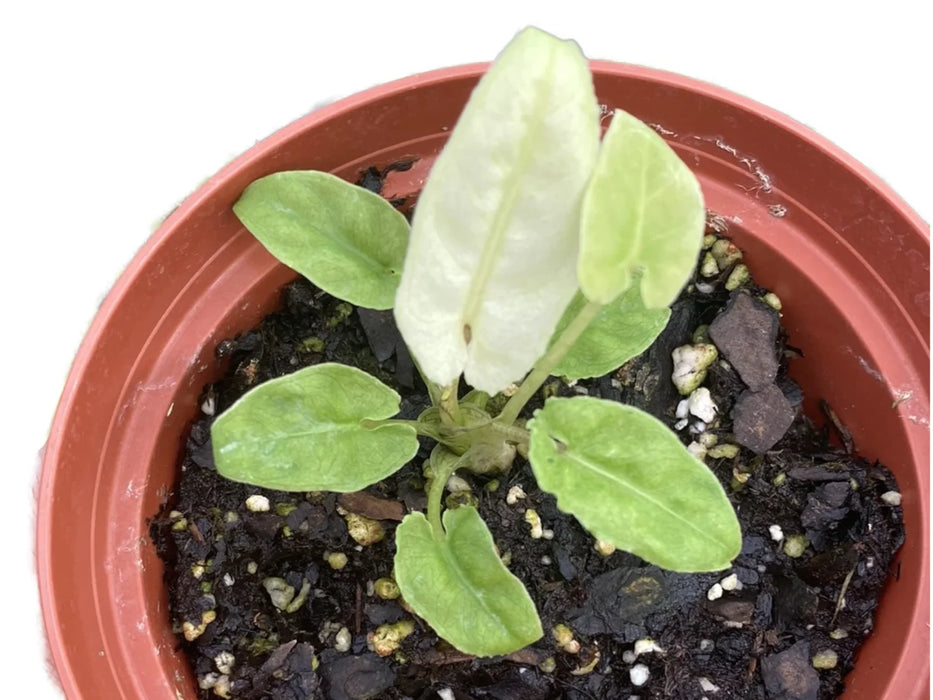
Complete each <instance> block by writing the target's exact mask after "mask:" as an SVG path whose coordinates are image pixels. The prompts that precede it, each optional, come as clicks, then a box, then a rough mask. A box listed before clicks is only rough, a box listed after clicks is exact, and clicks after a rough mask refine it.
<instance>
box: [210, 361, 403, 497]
mask: <svg viewBox="0 0 933 700" xmlns="http://www.w3.org/2000/svg"><path fill="white" fill-rule="evenodd" d="M399 401H400V398H399V395H398V394H397V393H395V392H394V391H393V390H392V389H390V388H389V387H387V386H386V385H385V384H383V383H382V382H380V381H379V380H378V379H375V378H374V377H371V376H369V375H368V374H366V373H365V372H363V371H361V370H358V369H356V368H354V367H347V366H346V365H338V364H332V363H328V364H320V365H314V366H312V367H307V368H305V369H302V370H299V371H297V372H295V373H294V374H290V375H287V376H285V377H280V378H278V379H273V380H271V381H268V382H266V383H265V384H261V385H259V386H258V387H256V388H255V389H253V390H252V391H250V392H249V393H248V394H246V395H245V396H244V397H243V398H241V399H240V400H239V401H237V402H236V403H235V404H234V405H233V406H231V407H230V408H229V409H228V410H227V411H226V412H224V413H223V414H222V415H221V416H219V417H218V418H217V420H216V421H214V424H213V426H211V439H212V442H213V449H214V462H215V463H216V465H217V471H218V472H220V474H221V475H223V476H225V477H227V478H228V479H232V480H233V481H241V482H245V483H247V484H255V485H257V486H264V487H266V488H271V489H280V490H283V491H340V492H346V491H358V490H359V489H361V488H363V487H365V486H368V485H369V484H373V483H375V482H377V481H379V480H380V479H384V478H385V477H387V476H389V475H390V474H392V473H393V472H395V471H397V470H398V469H399V468H400V467H402V465H404V464H405V463H406V462H408V461H409V460H410V459H411V458H412V457H414V456H415V453H416V452H417V451H418V439H417V437H416V432H415V429H414V428H413V427H412V426H410V425H405V424H401V423H391V422H390V423H387V424H383V425H380V426H378V427H373V428H368V427H364V423H365V421H367V420H373V421H378V420H383V419H386V418H391V417H392V416H394V415H396V414H397V413H398V410H399Z"/></svg>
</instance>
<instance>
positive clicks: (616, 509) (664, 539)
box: [528, 397, 742, 572]
mask: <svg viewBox="0 0 933 700" xmlns="http://www.w3.org/2000/svg"><path fill="white" fill-rule="evenodd" d="M528 429H529V430H530V432H531V440H530V444H529V460H530V461H531V466H532V469H533V470H534V473H535V477H536V478H537V480H538V484H539V485H540V486H541V488H543V489H544V490H545V491H549V492H551V493H553V494H554V495H555V496H557V505H558V507H559V508H560V509H561V510H563V511H565V512H569V513H572V514H573V515H574V516H576V518H577V520H579V521H580V523H581V524H582V525H583V526H584V527H585V528H586V529H587V530H589V531H590V532H591V533H592V534H593V535H595V536H596V537H598V538H599V539H601V540H605V541H606V542H610V543H612V544H613V545H615V546H616V547H618V548H619V549H624V550H627V551H629V552H633V553H635V554H637V555H638V556H640V557H641V558H642V559H645V560H646V561H649V562H651V563H652V564H656V565H658V566H661V567H664V568H666V569H670V570H672V571H685V572H693V571H716V570H719V569H725V568H727V567H728V566H729V564H730V562H731V561H732V559H733V558H734V557H735V556H736V555H738V553H739V549H740V548H741V545H742V534H741V532H740V530H739V523H738V520H737V519H736V517H735V511H733V509H732V506H731V504H730V503H729V499H728V498H727V497H726V494H725V492H724V491H723V489H722V486H720V485H719V482H718V481H717V479H716V477H715V475H714V474H713V473H712V472H711V471H710V470H709V469H708V468H707V467H706V466H705V465H704V464H703V463H701V462H699V461H697V460H696V459H695V458H694V457H693V456H691V455H690V454H689V453H688V452H687V451H686V450H685V449H684V447H683V445H681V444H680V441H679V440H678V439H677V436H676V435H674V433H672V432H671V431H670V430H668V428H667V427H666V426H665V425H664V424H663V423H661V422H660V421H658V420H656V419H655V418H653V417H652V416H650V415H648V414H647V413H644V412H642V411H639V410H638V409H636V408H633V407H632V406H625V405H623V404H620V403H616V402H614V401H604V400H602V399H595V398H588V397H577V398H573V399H549V400H548V401H547V403H546V404H545V406H544V408H543V409H540V410H538V411H536V412H535V415H534V418H533V419H532V420H531V421H530V422H529V424H528Z"/></svg>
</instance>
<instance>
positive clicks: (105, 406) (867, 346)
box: [37, 63, 929, 700]
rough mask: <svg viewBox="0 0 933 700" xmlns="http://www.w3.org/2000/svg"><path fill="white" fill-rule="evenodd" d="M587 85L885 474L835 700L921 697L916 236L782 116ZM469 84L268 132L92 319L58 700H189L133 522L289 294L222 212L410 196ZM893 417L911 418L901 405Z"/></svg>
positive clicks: (68, 448)
mask: <svg viewBox="0 0 933 700" xmlns="http://www.w3.org/2000/svg"><path fill="white" fill-rule="evenodd" d="M594 69H595V70H596V71H597V81H596V83H597V91H598V94H599V96H600V99H601V100H602V101H603V102H604V103H605V104H606V106H607V108H610V109H611V108H614V107H624V108H625V109H626V110H627V111H630V112H632V113H634V114H635V115H636V116H639V117H640V118H642V119H645V120H646V121H649V122H652V123H655V124H657V125H659V126H660V127H661V128H662V129H663V131H662V133H664V134H665V135H666V137H667V138H668V139H669V140H670V141H671V143H672V145H674V147H675V148H676V149H677V150H678V151H679V153H680V154H681V156H682V157H683V158H684V160H685V161H686V162H687V163H688V164H689V165H691V166H692V167H694V169H695V170H696V171H697V173H698V175H699V176H700V178H701V181H702V185H703V188H704V192H705V194H706V197H707V203H708V206H709V207H710V208H712V209H714V210H716V211H718V212H719V213H721V214H722V215H724V216H725V217H726V218H727V219H729V225H730V229H729V232H730V235H732V236H733V237H734V239H735V240H736V242H737V243H738V244H739V245H740V246H742V247H743V248H744V249H745V250H746V255H747V258H748V259H749V261H750V265H751V267H752V271H753V274H754V275H755V276H756V279H758V280H759V281H760V282H761V283H762V284H764V285H765V286H768V287H770V288H772V289H773V290H774V291H775V292H776V293H777V294H778V295H779V296H780V297H781V299H782V300H783V302H784V305H785V314H786V315H785V319H784V321H785V324H786V327H787V329H788V331H789V333H790V341H791V343H792V344H793V345H795V346H799V347H802V348H804V349H805V351H806V357H805V358H804V359H801V360H797V361H795V362H794V364H793V374H794V376H795V378H796V379H797V380H798V381H799V382H800V383H801V384H802V385H803V388H804V390H805V392H806V393H807V395H808V397H809V406H808V410H809V411H810V413H811V415H814V416H816V415H817V414H818V412H817V411H816V410H815V409H814V402H815V401H816V400H817V399H819V398H823V399H826V400H827V401H829V403H830V404H831V405H832V406H833V407H834V409H835V410H836V411H837V413H838V414H839V415H840V417H841V418H842V420H843V421H844V422H845V423H846V424H847V425H848V426H849V427H850V429H851V430H852V432H853V434H854V435H855V436H856V440H857V447H858V448H859V450H860V451H861V452H862V453H863V454H865V455H866V456H868V457H870V458H877V459H880V460H882V461H883V462H884V463H885V464H887V465H888V466H889V467H890V468H891V469H892V470H893V471H894V472H895V474H896V475H897V477H898V480H899V483H900V485H901V489H902V491H903V495H904V500H903V506H904V513H905V522H906V528H907V534H908V542H907V544H906V546H905V547H904V549H903V551H902V553H901V555H900V557H899V560H900V563H899V568H900V577H899V578H898V579H897V580H894V581H892V584H891V585H890V586H889V590H888V591H887V593H886V595H885V597H884V602H883V606H882V608H881V611H880V616H879V619H878V620H877V628H876V633H875V635H874V637H873V638H872V639H871V640H870V642H869V643H868V644H867V645H866V646H865V647H864V651H863V653H862V654H861V658H860V663H859V666H858V667H857V670H856V671H855V673H854V674H853V675H852V676H851V677H850V684H849V685H850V691H848V692H847V694H846V698H850V699H851V698H866V699H867V698H871V699H872V700H876V699H877V698H882V697H889V698H911V697H921V694H920V692H921V691H922V690H923V689H924V688H925V686H923V688H921V687H920V686H921V685H922V682H920V684H919V685H918V681H917V679H918V678H922V677H923V674H924V673H928V671H927V670H925V669H926V668H928V667H926V666H925V663H926V658H925V653H924V658H923V659H922V660H920V659H918V658H917V655H916V649H917V648H918V647H917V644H920V645H921V647H922V646H923V644H924V642H923V639H924V635H925V634H927V633H926V631H925V623H926V618H927V617H928V609H929V598H928V574H927V571H928V568H929V567H928V555H927V552H928V550H929V547H928V540H927V532H928V522H929V520H928V512H927V508H928V505H927V504H926V503H925V502H922V501H921V498H922V497H923V498H926V494H927V493H928V491H929V475H928V471H927V467H928V460H929V437H928V432H927V427H928V414H927V407H928V405H929V398H928V397H929V386H928V378H927V367H928V362H929V359H928V358H929V351H928V347H927V344H926V340H925V339H926V338H927V337H928V335H929V318H928V316H927V304H928V296H927V297H924V294H927V295H928V274H929V273H928V256H929V242H928V240H927V239H926V238H925V237H924V235H923V233H922V227H921V224H920V223H919V221H918V220H916V218H912V215H911V214H910V212H909V210H907V209H906V207H905V206H904V205H903V204H902V203H900V202H899V200H897V199H896V198H895V197H893V195H890V194H887V190H886V189H885V188H884V187H883V186H882V185H881V184H880V183H879V182H878V181H877V180H875V179H873V178H872V177H871V176H870V175H867V174H866V173H865V172H864V170H863V169H861V167H860V166H857V165H856V164H853V163H852V162H851V161H849V160H848V159H847V157H846V156H844V155H843V154H841V153H839V152H837V151H835V149H831V148H830V150H829V151H827V150H825V149H826V148H827V147H828V146H827V145H826V144H825V143H824V142H822V141H821V140H819V139H818V138H817V137H814V136H812V135H810V134H809V133H808V132H806V131H805V130H803V129H802V127H799V126H797V125H795V124H793V123H792V122H790V121H789V120H787V119H786V118H783V117H782V116H781V115H778V114H777V113H773V112H770V111H768V110H762V109H761V108H760V107H758V106H756V105H753V104H752V103H749V102H748V101H745V100H742V99H741V98H736V97H734V96H731V95H729V94H728V93H725V92H723V91H720V90H718V89H716V88H712V87H710V86H705V85H702V84H698V83H696V82H694V81H688V80H686V79H683V78H679V77H677V76H670V75H666V74H661V73H657V72H653V71H648V70H646V69H640V68H633V67H629V66H617V65H611V64H603V63H594ZM481 71H482V67H481V66H472V67H464V68H460V69H453V70H449V71H439V72H437V73H434V74H429V75H427V76H420V77H415V78H410V79H406V80H403V81H399V82H398V83H394V84H392V85H389V86H385V87H383V88H379V89H376V90H374V91H370V92H369V93H368V94H366V93H364V94H363V95H360V96H356V97H353V98H349V99H348V100H344V101H342V102H340V103H337V104H335V105H332V106H330V107H327V108H325V109H323V110H320V111H319V112H316V113H314V114H312V115H309V116H308V117H305V118H304V119H302V120H299V121H298V122H296V123H295V124H293V125H291V126H289V127H287V128H286V129H284V130H282V131H280V132H278V133H277V134H276V135H274V136H273V137H270V139H267V140H266V141H264V142H262V143H261V144H259V145H257V146H256V147H255V148H254V149H252V150H250V151H249V152H248V153H246V154H245V155H244V156H242V157H240V158H239V159H237V160H236V161H234V162H233V163H231V164H230V165H229V166H227V167H226V168H225V169H224V170H223V171H221V172H220V173H219V174H218V175H217V176H215V177H214V178H212V179H211V180H210V181H209V182H208V183H206V185H205V186H204V187H202V188H201V189H200V190H199V191H198V192H197V193H195V194H194V195H193V196H192V197H191V198H189V199H188V200H187V201H186V202H185V203H184V204H183V205H182V206H181V207H180V208H179V209H178V210H177V211H176V212H175V213H173V214H172V216H171V217H169V219H168V220H167V221H166V222H165V224H164V225H163V226H162V227H161V228H160V230H159V231H158V232H157V233H156V234H155V235H154V237H153V238H152V239H151V240H150V242H149V243H147V245H146V246H145V247H144V249H143V250H142V251H141V252H140V253H139V255H138V256H137V258H136V259H135V260H134V262H133V263H132V264H131V266H130V267H129V268H128V270H127V272H126V273H125V274H124V276H123V277H122V278H121V279H120V281H119V282H118V284H117V286H116V287H115V288H114V290H113V292H112V293H111V294H110V296H109V297H108V299H107V300H106V302H105V304H104V306H103V307H102V309H101V312H100V315H99V316H98V318H97V319H96V320H95V322H94V324H93V326H92V328H91V331H90V332H89V335H88V338H87V340H86V341H85V344H84V345H83V346H82V349H81V351H80V353H79V355H78V358H77V360H76V363H75V366H74V368H73V370H72V375H71V377H70V378H69V381H68V385H67V387H66V391H65V394H64V396H63V399H62V404H61V405H60V407H59V411H58V414H57V416H56V419H55V422H54V425H53V430H52V433H51V436H50V440H49V447H48V452H47V456H46V460H45V465H44V469H43V474H42V481H41V485H40V496H39V532H38V555H37V559H38V567H39V574H40V589H41V594H42V602H43V606H44V615H45V622H46V626H47V629H48V630H50V632H49V635H50V645H51V649H52V656H53V661H54V663H55V666H56V669H57V670H58V672H59V675H60V677H61V680H62V684H63V686H64V688H65V690H66V691H67V693H68V695H69V697H74V698H100V697H111V698H116V697H122V698H140V697H145V698H179V697H193V696H194V682H193V679H192V677H191V674H190V671H189V669H188V667H187V665H186V662H185V660H184V659H183V658H182V656H181V655H180V654H179V653H178V652H177V651H176V646H177V643H176V640H175V637H174V635H173V634H172V632H171V630H170V628H169V623H168V613H167V598H166V593H165V590H164V585H163V581H162V567H161V563H160V561H159V560H158V558H157V556H156V554H155V551H154V548H153V547H152V545H151V543H150V542H149V539H148V533H147V518H149V517H151V516H152V515H153V514H154V513H155V512H156V511H157V510H158V509H159V507H160V505H161V504H162V502H163V500H164V499H166V498H167V497H169V495H170V493H171V489H172V486H173V483H174V481H175V479H176V468H177V463H178V459H179V455H180V451H181V449H182V445H183V442H182V441H183V435H184V432H185V429H186V427H187V426H188V424H189V423H190V421H191V420H192V418H193V417H194V416H195V415H196V414H197V410H198V397H199V394H200V391H201V387H202V386H203V385H204V384H205V383H207V382H210V381H212V380H213V379H215V378H217V377H218V376H219V374H220V371H221V368H220V367H219V364H220V363H219V362H218V361H217V360H215V359H214V356H213V348H214V346H215V345H216V343H217V342H218V341H219V340H221V339H223V338H225V337H230V336H232V335H234V334H235V333H237V332H239V331H243V330H246V329H247V328H249V327H250V326H251V325H254V324H255V323H256V322H257V321H258V320H259V319H260V318H261V317H262V316H263V315H264V314H265V313H267V312H268V311H269V310H271V309H272V308H273V307H274V305H275V303H276V298H277V291H278V290H279V289H280V288H281V287H282V286H283V285H284V283H285V282H287V281H288V280H289V279H291V278H292V277H293V273H291V272H290V271H288V270H286V269H284V268H282V267H281V266H279V265H278V264H277V263H275V262H274V261H273V260H272V259H271V258H270V257H269V256H268V254H267V253H266V252H265V251H264V250H263V249H262V248H261V247H260V246H259V245H258V244H257V243H256V242H255V241H254V240H253V239H252V237H251V236H250V235H249V234H248V233H247V232H245V231H244V230H243V229H242V227H241V226H240V224H239V222H238V221H237V220H236V218H235V217H234V216H233V214H232V212H231V209H230V207H231V205H232V204H233V202H234V201H236V199H237V197H238V196H239V194H240V193H241V192H242V190H243V188H244V187H245V186H246V185H247V184H248V183H249V182H251V181H252V180H254V179H256V178H258V177H261V176H263V175H265V174H268V173H271V172H276V171H279V170H285V169H292V168H316V169H322V170H331V171H334V172H337V173H338V174H340V175H342V176H345V177H348V178H351V179H352V178H355V177H356V175H357V174H358V172H359V171H360V170H361V169H363V168H365V167H368V166H370V165H377V166H384V165H386V164H388V163H391V162H393V161H395V160H398V159H403V158H409V157H419V158H421V160H420V161H419V162H418V163H416V165H415V167H413V168H412V169H411V170H410V171H408V172H406V173H395V174H394V175H393V176H392V178H391V179H390V180H389V181H387V183H386V188H387V190H389V192H388V194H391V195H392V196H400V195H406V194H410V193H413V192H416V191H417V189H418V188H419V187H420V185H421V183H422V181H423V177H424V175H425V174H426V172H427V170H428V168H429V165H430V162H431V156H432V155H433V154H435V153H436V152H437V151H438V150H439V148H440V147H441V145H442V144H443V141H444V139H445V138H446V133H447V131H448V130H449V128H450V127H452V126H453V124H454V123H455V121H456V118H457V115H458V114H459V112H460V109H461V108H462V105H463V104H464V102H465V100H466V98H467V96H468V94H469V91H470V89H471V88H472V85H473V84H474V83H475V80H476V79H477V77H478V75H479V74H480V73H481ZM762 112H764V113H762ZM898 399H906V400H902V401H901V402H900V403H898V404H897V406H893V404H894V403H895V402H896V401H897V400H898ZM156 426H157V427H156ZM918 616H919V617H918ZM912 636H919V637H920V640H919V641H911V638H912ZM905 640H906V641H905ZM912 654H913V655H912ZM892 675H893V678H892Z"/></svg>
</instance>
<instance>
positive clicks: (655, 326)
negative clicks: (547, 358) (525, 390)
mask: <svg viewBox="0 0 933 700" xmlns="http://www.w3.org/2000/svg"><path fill="white" fill-rule="evenodd" d="M585 304H586V297H584V296H583V295H582V294H581V293H579V292H578V293H577V295H576V296H575V297H574V298H573V301H571V302H570V306H568V307H567V310H566V311H564V315H563V317H562V318H561V320H560V323H558V324H557V330H556V331H554V336H553V337H552V338H551V344H552V345H553V344H554V341H555V340H556V339H557V337H558V336H559V335H560V334H561V333H562V332H563V330H564V329H565V328H566V327H567V326H568V325H569V324H570V322H571V321H572V320H573V318H574V317H575V316H576V315H577V314H578V313H579V312H580V309H582V308H583V307H584V305H585ZM670 316H671V310H670V309H668V308H666V307H665V308H663V309H646V308H645V305H644V303H642V300H641V294H640V293H639V291H638V288H637V287H635V286H632V287H629V288H628V289H627V290H625V291H624V292H623V293H622V294H620V295H619V296H618V297H616V298H615V299H614V300H613V301H611V302H609V303H608V304H606V305H605V306H604V307H602V309H600V311H599V315H598V316H596V318H595V319H593V321H592V322H590V325H589V326H587V327H586V330H585V331H583V335H581V336H580V337H579V338H578V339H577V342H576V343H574V344H573V347H571V348H570V352H568V353H567V354H566V355H564V357H563V358H561V361H560V362H559V363H558V365H557V367H555V368H554V370H553V371H552V374H555V375H559V376H562V377H567V378H569V379H584V378H586V377H601V376H602V375H604V374H607V373H609V372H612V371H613V370H614V369H616V368H617V367H621V366H622V365H623V364H624V363H625V362H627V361H628V360H630V359H632V358H633V357H635V356H636V355H640V354H641V353H642V352H644V351H645V350H646V349H647V348H648V346H650V345H651V343H653V342H654V339H655V338H657V337H658V335H659V334H660V333H661V331H663V330H664V327H665V326H666V325H667V320H668V319H669V318H670Z"/></svg>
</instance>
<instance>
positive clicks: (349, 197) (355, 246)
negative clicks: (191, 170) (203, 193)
mask: <svg viewBox="0 0 933 700" xmlns="http://www.w3.org/2000/svg"><path fill="white" fill-rule="evenodd" d="M233 211H234V213H235V214H236V215H237V216H238V217H239V219H240V221H242V222H243V225H244V226H246V228H247V229H249V231H250V232H251V233H252V234H253V235H254V236H256V238H258V239H259V242H260V243H262V244H263V245H264V246H265V247H266V248H267V249H268V250H269V252H270V253H272V254H273V255H274V256H275V257H277V258H278V259H279V260H281V261H282V262H283V263H285V264H286V265H288V266H289V267H290V268H292V269H293V270H295V271H297V272H299V273H301V274H302V275H304V276H305V277H307V278H308V279H309V280H311V281H312V282H313V283H314V284H316V285H317V286H318V287H320V288H321V289H323V290H324V291H325V292H328V293H329V294H332V295H334V296H335V297H339V298H340V299H345V300H346V301H349V302H350V303H351V304H355V305H357V306H363V307H366V308H369V309H391V308H392V304H393V302H394V301H395V290H396V288H397V287H398V283H399V279H400V278H401V274H402V265H403V264H404V261H405V250H406V248H407V247H408V222H407V221H406V220H405V217H404V216H402V215H401V214H399V213H398V212H397V211H396V210H395V209H394V208H393V207H392V205H391V204H389V203H388V202H387V201H385V200H384V199H383V198H382V197H380V196H379V195H377V194H374V193H372V192H370V191H369V190H366V189H363V188H362V187H357V186H356V185H351V184H350V183H348V182H345V181H344V180H341V179H340V178H339V177H335V176H333V175H330V174H329V173H322V172H317V171H314V170H305V171H301V170H294V171H287V172H281V173H275V174H274V175H268V176H267V177H264V178H261V179H259V180H256V181H255V182H254V183H252V184H251V185H250V186H249V187H247V188H246V190H245V191H244V192H243V196H241V197H240V200H239V201H238V202H237V203H236V204H234V205H233Z"/></svg>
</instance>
